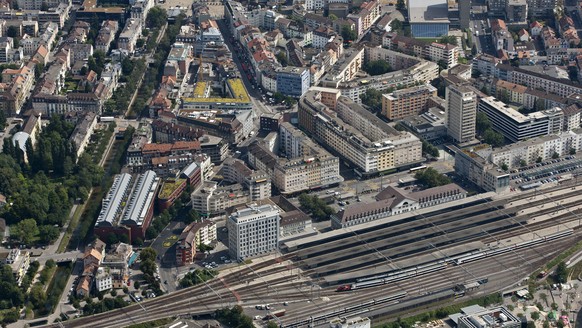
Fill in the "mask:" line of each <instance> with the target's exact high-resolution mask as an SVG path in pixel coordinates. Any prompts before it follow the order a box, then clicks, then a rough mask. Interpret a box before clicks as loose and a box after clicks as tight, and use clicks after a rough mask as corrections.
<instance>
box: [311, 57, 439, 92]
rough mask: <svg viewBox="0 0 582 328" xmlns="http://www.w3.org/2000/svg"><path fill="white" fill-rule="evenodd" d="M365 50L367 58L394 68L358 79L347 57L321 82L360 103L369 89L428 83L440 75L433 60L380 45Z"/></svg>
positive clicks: (386, 88) (335, 65) (384, 89)
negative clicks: (352, 71)
mask: <svg viewBox="0 0 582 328" xmlns="http://www.w3.org/2000/svg"><path fill="white" fill-rule="evenodd" d="M364 49H365V53H364V54H365V59H366V61H375V60H382V61H386V62H388V64H390V66H391V67H392V69H394V70H395V71H393V72H389V73H386V74H383V75H377V76H366V77H359V78H358V77H357V76H356V74H355V73H357V71H356V72H354V73H353V74H352V73H350V74H348V72H351V70H352V69H353V67H352V66H350V65H352V64H354V63H355V62H353V61H348V60H347V59H346V60H339V61H338V62H337V63H335V64H334V66H333V67H332V68H331V71H332V74H329V72H328V74H326V75H325V76H324V77H323V79H321V85H322V86H323V87H328V88H335V89H338V90H340V91H341V94H342V95H343V96H346V97H348V98H350V99H352V100H353V101H355V102H356V103H361V100H360V96H361V95H363V94H364V93H365V92H366V90H368V89H375V90H378V91H386V90H388V89H391V88H393V89H396V88H402V87H411V86H414V85H416V84H417V83H419V82H420V83H429V82H430V81H432V80H434V79H436V78H437V77H438V74H439V69H438V65H437V64H436V63H434V62H431V61H426V60H424V59H421V58H418V57H414V56H410V55H407V54H403V53H400V52H396V51H393V50H389V49H384V48H381V47H364ZM348 64H349V65H348ZM360 68H361V66H360ZM360 68H358V69H360ZM333 72H335V73H333ZM338 72H339V75H338ZM347 78H349V79H347Z"/></svg>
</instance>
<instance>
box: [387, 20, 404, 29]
mask: <svg viewBox="0 0 582 328" xmlns="http://www.w3.org/2000/svg"><path fill="white" fill-rule="evenodd" d="M390 29H391V30H392V31H393V32H398V31H401V30H402V22H401V21H400V20H399V19H394V20H393V21H392V23H390Z"/></svg>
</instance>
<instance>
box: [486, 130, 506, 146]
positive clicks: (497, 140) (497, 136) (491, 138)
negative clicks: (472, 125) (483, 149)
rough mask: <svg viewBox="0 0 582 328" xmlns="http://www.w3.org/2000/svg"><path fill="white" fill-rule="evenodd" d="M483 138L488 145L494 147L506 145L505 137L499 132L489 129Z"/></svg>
mask: <svg viewBox="0 0 582 328" xmlns="http://www.w3.org/2000/svg"><path fill="white" fill-rule="evenodd" d="M483 138H484V140H485V142H486V143H488V144H490V145H492V146H493V147H501V146H503V144H504V138H503V135H502V134H501V133H499V132H496V131H493V130H492V129H489V130H487V131H485V133H484V134H483Z"/></svg>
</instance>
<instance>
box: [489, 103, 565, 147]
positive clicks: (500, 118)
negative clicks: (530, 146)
mask: <svg viewBox="0 0 582 328" xmlns="http://www.w3.org/2000/svg"><path fill="white" fill-rule="evenodd" d="M478 110H479V112H482V113H485V115H487V118H489V121H490V122H491V127H492V128H493V130H495V131H497V132H499V133H501V134H503V136H504V137H505V138H507V139H508V140H509V141H511V142H517V141H520V140H525V139H530V138H534V137H538V136H543V135H548V134H556V133H560V132H561V131H562V126H563V120H564V113H563V112H562V110H560V109H559V108H552V109H549V110H544V111H540V112H534V113H530V114H528V115H524V114H522V113H520V112H519V111H518V110H517V109H516V108H513V107H511V106H509V105H507V104H505V103H503V102H501V101H499V100H497V99H495V98H493V97H487V98H481V99H480V101H479V106H478Z"/></svg>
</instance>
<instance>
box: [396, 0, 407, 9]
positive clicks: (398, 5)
mask: <svg viewBox="0 0 582 328" xmlns="http://www.w3.org/2000/svg"><path fill="white" fill-rule="evenodd" d="M405 9H406V4H405V3H404V0H398V1H396V10H400V11H402V10H405Z"/></svg>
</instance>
